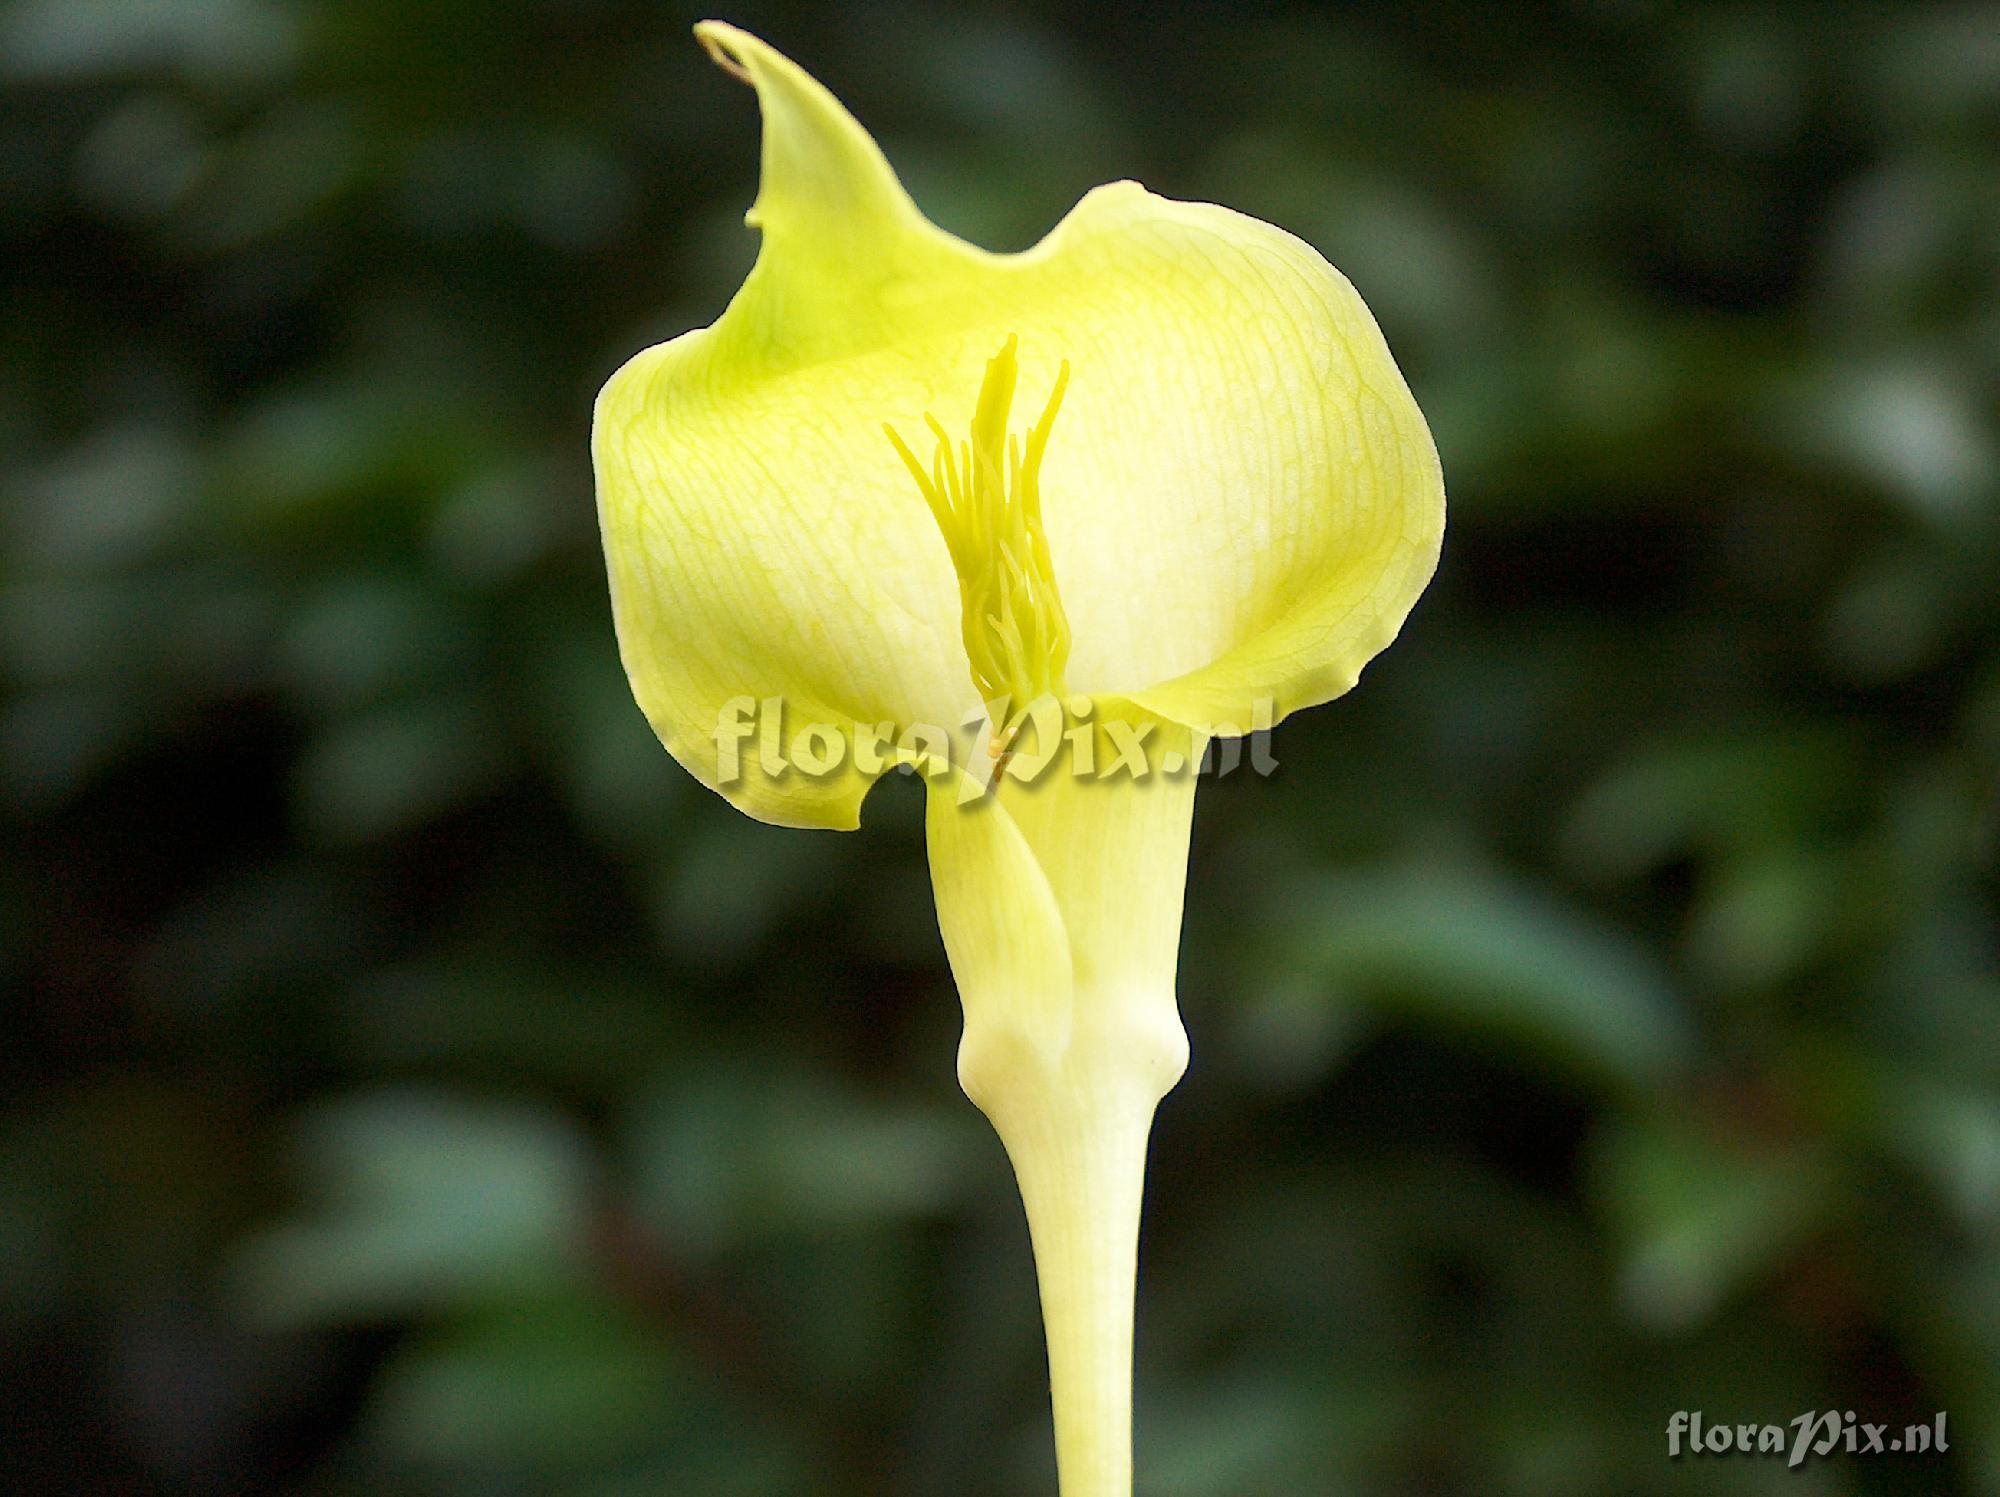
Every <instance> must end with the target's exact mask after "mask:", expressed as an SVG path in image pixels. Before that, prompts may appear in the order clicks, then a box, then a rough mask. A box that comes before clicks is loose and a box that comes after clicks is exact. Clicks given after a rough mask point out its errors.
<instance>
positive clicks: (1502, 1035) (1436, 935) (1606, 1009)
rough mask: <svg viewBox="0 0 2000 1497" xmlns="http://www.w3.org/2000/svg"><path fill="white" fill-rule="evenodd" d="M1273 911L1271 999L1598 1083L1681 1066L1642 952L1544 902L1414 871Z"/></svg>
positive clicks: (1676, 1035) (1676, 1023)
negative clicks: (1327, 1000)
mask: <svg viewBox="0 0 2000 1497" xmlns="http://www.w3.org/2000/svg"><path fill="white" fill-rule="evenodd" d="M1283 908H1284V914H1285V919H1284V922H1283V923H1282V924H1281V925H1280V926H1279V927H1278V933H1277V934H1276V935H1275V936H1274V939H1275V941H1276V943H1277V949H1278V953H1279V954H1278V956H1277V958H1276V960H1275V961H1274V963H1273V966H1274V968H1275V970H1276V971H1277V972H1279V973H1280V974H1282V976H1281V977H1280V978H1279V992H1280V994H1281V995H1283V994H1288V993H1296V992H1299V991H1300V990H1305V991H1326V992H1330V993H1331V994H1332V995H1333V996H1334V997H1335V998H1336V999H1338V1000H1343V1001H1346V1002H1352V1003H1360V1004H1364V1005H1366V1006H1367V1007H1369V1008H1370V1009H1372V1010H1374V1011H1376V1012H1379V1013H1387V1014H1397V1015H1407V1016H1411V1017H1415V1018H1419V1019H1423V1020H1427V1021H1430V1022H1434V1023H1438V1024H1441V1025H1443V1026H1446V1027H1448V1028H1452V1029H1457V1030H1462V1031H1466V1032H1469V1033H1472V1034H1476V1035H1482V1036H1487V1037H1490V1038H1493V1039H1502V1040H1505V1041H1506V1042H1508V1043H1511V1044H1515V1045H1522V1046H1525V1047H1528V1048H1530V1049H1532V1050H1534V1051H1535V1052H1536V1053H1537V1054H1539V1055H1540V1056H1541V1057H1542V1058H1544V1059H1545V1060H1547V1061H1549V1062H1552V1063H1554V1064H1555V1065H1557V1066H1560V1067H1562V1068H1564V1069H1565V1070H1568V1071H1571V1072H1573V1073H1574V1074H1575V1075H1577V1076H1578V1077H1580V1078H1582V1079H1584V1080H1586V1081H1591V1082H1594V1083H1599V1084H1605V1083H1610V1084H1617V1085H1625V1086H1641V1087H1643V1086H1647V1085H1650V1084H1654V1083H1657V1082H1658V1081H1660V1080H1661V1079H1662V1078H1663V1077H1665V1076H1666V1075H1668V1074H1670V1073H1671V1072H1672V1071H1673V1070H1674V1069H1676V1068H1677V1067H1678V1066H1679V1065H1681V1064H1682V1063H1683V1061H1684V1060H1685V1057H1686V1054H1687V1051H1688V1047H1689V1043H1690V1038H1691V1037H1690V1035H1689V1034H1688V1032H1687V1029H1686V1024H1685V1020H1684V1019H1683V1017H1682V1015H1681V1013H1680V1010H1679V1008H1678V1006H1677V1005H1676V1003H1675V1001H1674V998H1673V995H1672V993H1671V990H1670V989H1669V988H1668V986H1667V984H1666V982H1665V981H1664V979H1663V977H1662V975H1661V974H1660V973H1659V972H1658V971H1657V970H1656V969H1655V968H1654V967H1653V966H1652V964H1651V963H1649V962H1648V960H1647V959H1646V957H1645V954H1644V953H1643V951H1642V950H1641V949H1640V948H1638V947H1637V946H1636V945H1635V944H1634V943H1632V942H1631V941H1629V940H1628V939H1626V938H1624V937H1623V936H1621V935H1619V934H1618V933H1616V932H1614V931H1612V930H1608V929H1606V928H1604V927H1602V926H1600V925H1598V924H1595V923H1594V922H1592V921H1591V920H1590V919H1589V918H1588V917H1586V916H1584V915H1583V914H1582V913H1581V912H1579V911H1576V910H1573V909H1569V908H1566V907H1564V906H1563V905H1562V904H1560V903H1559V902H1557V901H1555V900H1552V899H1550V898H1548V897H1547V896H1546V895H1542V894H1538V893H1532V892H1529V891H1528V890H1526V889H1524V888H1521V887H1518V886H1515V885H1511V884H1509V883H1507V882H1504V881H1502V880H1500V879H1498V878H1495V877H1493V876H1491V875H1485V874H1466V873H1461V872H1458V871H1456V870H1451V869H1428V868H1414V867H1413V868H1408V869H1404V870H1401V871H1398V872H1394V873H1382V874H1376V875H1372V876H1368V875H1361V876H1348V877H1340V878H1330V879H1326V880H1323V881H1322V882H1321V883H1320V884H1319V885H1318V886H1317V887H1314V888H1311V889H1308V890H1301V891H1298V892H1295V893H1293V894H1291V895H1289V896H1288V897H1287V898H1286V900H1285V901H1284V902H1283ZM1270 1001H1279V1002H1284V1001H1291V1002H1296V1001H1297V1000H1296V999H1289V998H1285V997H1280V998H1279V999H1276V1000H1270Z"/></svg>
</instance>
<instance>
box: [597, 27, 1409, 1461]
mask: <svg viewBox="0 0 2000 1497" xmlns="http://www.w3.org/2000/svg"><path fill="white" fill-rule="evenodd" d="M695 30H696V34H697V36H698V37H699V38H700V39H701V41H702V43H703V45H705V46H706V47H707V48H708V49H709V51H710V52H711V53H712V54H713V55H714V56H715V58H716V60H717V61H718V62H720V63H721V64H722V65H723V66H724V67H726V68H727V69H728V70H729V71H730V72H732V73H735V74H737V75H738V76H739V77H742V78H744V79H746V80H747V81H748V82H749V83H750V84H752V85H753V86H754V87H755V89H756V91H757V96H758V100H759V103H760V104H761V106H762V110H763V116H764V143H763V179H762V185H761V187H760V190H759V192H758V195H757V200H756V203H755V205H754V206H753V207H752V209H751V211H750V214H749V221H750V223H751V224H752V225H754V226H755V227H757V228H758V229H760V230H761V231H762V235H763V242H762V247H761V251H760V253H759V255H758V258H757V262H756V265H755V267H754V268H753V269H752V270H751V272H750V275H749V277H748V279H747V280H746V281H745V282H744V284H743V287H742V289H741V290H740V291H738V293H737V294H736V297H735V299H734V300H732V301H731V302H730V304H729V306H728V308H727V309H726V310H725V311H724V312H723V314H722V315H721V317H719V318H718V319H717V320H716V321H715V323H714V324H713V325H712V326H710V327H706V328H700V329H697V330H696V331H694V332H691V333H688V334H685V335H684V336H682V337H679V338H676V339H674V340H673V341H672V342H669V343H666V344H663V345H661V346H659V347H657V348H652V349H648V350H646V351H645V352H643V353H641V354H639V355H638V356H637V357H635V358H634V359H632V360H631V362H629V363H628V364H626V365H625V366H624V367H623V368H622V369H620V370H619V371H618V372H617V373H616V374H615V375H614V376H613V377H612V378H611V380H610V382H609V383H608V384H607V385H606V386H605V388H604V391H603V393H602V395H601V396H600V397H599V400H598V404H597V416H596V426H595V432H594V438H593V446H594V456H595V461H596V468H597V481H598V504H599V514H600V519H601V522H602V526H603V532H604V547H605V555H606V559H607V562H608V566H609V573H610V581H611V595H612V604H613V612H614V616H615V618H616V622H617V629H618V640H619V648H620V651H621V654H622V656H623V659H624V663H625V668H626V671H627V673H628V674H629V676H630V678H631V681H632V688H633V691H634V694H635V695H636V696H637V698H638V701H639V705H640V706H641V707H642V708H643V709H644V711H645V713H646V715H647V717H648V719H649V720H650V721H651V722H652V724H653V727H654V729H655V731H657V732H658V734H659V736H660V738H661V740H662V741H663V742H664V743H665V744H666V746H667V748H668V749H669V750H670V751H671V752H672V753H673V755H674V757H675V758H676V759H678V760H679V761H680V762H681V763H682V764H683V765H685V766H686V767H687V769H688V770H689V771H690V772H691V773H693V774H694V775H695V776H696V778H698V779H700V780H701V781H702V782H703V783H705V784H707V785H709V786H711V787H712V788H714V789H716V790H719V791H720V792H721V793H722V794H724V795H726V796H727V797H728V798H729V799H730V800H731V801H733V802H734V803H735V804H736V805H737V806H739V807H741V808H742V809H743V810H745V811H747V812H749V813H750V814H751V815H753V816H756V817H759V818H761V819H763V820H766V821H774V822H780V823H784V824H787V825H794V826H819V827H839V828H849V827H852V826H854V825H856V823H857V822H858V820H859V816H860V808H861V802H862V800H863V798H864V797H865V796H866V794H867V792H868V789H869V787H870V785H872V783H873V782H874V780H875V779H876V778H878V777H879V776H880V775H881V774H882V773H883V772H885V771H886V769H887V768H889V767H893V766H894V765H896V764H898V763H903V764H912V765H916V766H918V767H920V768H921V769H922V771H923V773H924V775H925V776H926V779H927V783H928V790H927V795H928V802H929V813H928V818H927V828H928V832H927V835H928V843H929V852H930V859H931V870H932V880H933V885H934V890H935V894H936V898H937V907H938V921H939V925H940V927H941V928H942V931H943V934H944V941H945V948H946V952H947V954H948V956H949V958H950V961H951V967H952V972H953V975H954V977H955V978H956V981H957V984H958V988H959V993H960V997H961V999H962V1002H963V1005H964V1009H965V1020H966V1025H965V1035H964V1040H963V1042H962V1044H961V1046H960V1051H959V1075H960V1079H961V1081H962V1083H963V1085H964V1087H965V1090H966V1092H967V1093H968V1094H969V1095H970V1096H971V1097H972V1098H973V1100H974V1101H975V1102H977V1103H978V1104H979V1106H980V1107H981V1108H982V1109H983V1110H984V1111H985V1112H986V1113H987V1115H988V1116H989V1117H990V1118H991V1119H992V1120H993V1123H994V1125H995V1127H996V1128H997V1130H998V1131H999V1133H1000V1136H1001V1138H1002V1140H1003V1142H1004V1143H1005V1144H1006V1147H1007V1151H1008V1154H1009V1157H1010V1159H1011V1160H1012V1162H1013V1165H1014V1168H1015V1172H1016V1175H1017V1177H1018V1178H1019V1180H1020V1184H1021V1189H1022V1194H1023V1197H1024V1199H1025V1202H1026V1205H1027V1212H1028V1219H1029V1225H1030V1229H1031V1234H1032V1237H1033V1241H1034V1249H1035V1258H1036V1266H1037V1272H1038V1275H1039V1278H1040V1282H1041V1289H1042V1303H1043V1313H1044V1319H1045V1322H1046V1326H1047V1331H1048V1340H1049V1361H1050V1376H1051V1382H1052V1386H1053V1395H1054V1402H1055V1417H1056V1442H1057V1455H1058V1461H1059V1465H1060V1470H1061V1477H1062V1490H1063V1492H1064V1494H1065V1497H1126V1494H1128V1493H1129V1491H1130V1488H1131V1453H1130V1364H1131V1326H1132V1292H1133V1264H1134V1259H1135V1251H1136V1239H1137V1231H1138V1219H1139V1197H1140V1186H1141V1180H1142V1176H1143V1170H1144V1160H1145V1149H1146V1137H1147V1134H1148V1132H1149V1130H1150V1127H1151V1121H1152V1114H1153V1111H1154V1108H1155V1106H1156V1105H1157V1103H1158V1101H1159V1099H1160V1098H1161V1097H1162V1096H1163V1095H1164V1094H1165V1093H1166V1091H1167V1090H1168V1089H1169V1088H1170V1087H1171V1086H1172V1085H1173V1084H1174V1082H1175V1081H1176V1080H1177V1079H1178V1078H1179V1076H1180V1073H1181V1070H1182V1068H1183V1067H1184V1065H1185V1063H1186V1057H1187V1041H1186V1038H1185V1035H1184V1033H1183V1031H1182V1028H1181V1023H1180V1018H1179V1014H1178V1011H1177V1009H1176V1006H1175V1002H1174V968H1175V960H1176V953H1177V948H1178V944H1179V933H1180V915H1181V899H1182V894H1183V889H1184V886H1185V881H1186V867H1187V840H1188V826H1189V819H1190V816H1191V813H1192V807H1193V796H1194V783H1195V780H1194V777H1193V774H1192V770H1193V768H1194V766H1195V764H1196V763H1197V762H1198V761H1199V759H1200V757H1201V755H1202V752H1203V750H1204V748H1205V746H1206V745H1207V743H1208V742H1209V739H1210V737H1211V735H1214V734H1216V733H1218V732H1220V733H1223V734H1230V735H1234V734H1237V733H1240V732H1242V731H1244V730H1246V729H1248V728H1251V727H1253V726H1261V725H1267V724H1270V723H1274V722H1276V721H1278V720H1280V719H1282V718H1283V717H1284V716H1285V715H1287V714H1288V713H1290V712H1293V711H1296V710H1298V709H1299V708H1302V707H1309V706H1312V705H1314V704H1316V703H1319V702H1323V701H1326V700H1328V699H1329V698H1331V697H1334V696H1338V695H1339V694H1340V693H1341V692H1344V691H1346V690H1347V689H1348V688H1349V687H1350V686H1352V685H1353V684H1354V682H1355V680H1356V678H1357V676H1358V675H1359V673H1360V670H1361V668H1362V666H1363V665H1364V664H1365V663H1366V662H1367V661H1368V660H1369V658H1370V657H1372V656H1373V655H1374V654H1375V653H1376V652H1377V651H1379V650H1380V649H1382V647H1383V646H1384V645H1386V644H1387V643H1388V642H1389V640H1390V639H1391V638H1393V637H1394V635H1395V633H1396V631H1397V629H1398V628H1399V627H1400V626H1401V624H1402V621H1403V619H1404V617H1405V615H1407V613H1408V612H1409V610H1410V608H1411V607H1412V606H1413V604H1414V603H1415V601H1416V598H1417V595H1418V594H1419V593H1420V592H1421V591H1422V589H1423V587H1424V585H1425V583H1426V582H1427V581H1428V580H1429V578H1430V576H1431V573H1432V570H1433V569H1434V567H1435V565H1436V561H1437V554H1438V546H1439V541H1440V538H1441V535H1442V532H1443V524H1444V498H1443V487H1442V480H1441V478H1440V474H1439V469H1438V462H1437V455H1436V452H1435V450H1434V448H1433V447H1432V444H1431V440H1430V435H1429V433H1428V431H1427V430H1426V428H1425V425H1424V421H1423V417H1422V416H1421V414H1420V413H1419V412H1418V410H1417V407H1416V404H1415V402H1414V401H1413V400H1412V399H1411V396H1410V393H1409V390H1408V388H1407V386H1406V385H1405V384H1404V382H1403V379H1402V376H1401V375H1400V374H1399V372H1398V371H1397V369H1396V366H1395V363H1394V361H1393V360H1392V359H1391V357H1390V355H1389V351H1388V349H1387V347H1386V346H1385V345H1384V343H1383V341H1382V336H1381V333H1380V332H1379V331H1378V330H1377V328H1376V326H1375V323H1374V321H1373V319H1372V318H1371V317H1370V316H1369V314H1368V310H1367V308H1366V307H1364V306H1363V305H1362V303H1361V300H1360V298H1359V297H1358V296H1357V295H1356V294H1355V292H1354V290H1353V288H1352V287H1351V286H1349V285H1348V283H1347V282H1346V281H1345V280H1344V279H1343V278H1342V277H1341V276H1340V274H1339V273H1338V272H1337V271H1335V270H1334V269H1333V268H1332V267H1331V266H1329V265H1328V264H1327V263H1326V261H1325V260H1323V259H1322V258H1321V257H1320V256H1319V255H1318V254H1317V253H1316V252H1315V251H1314V250H1313V249H1312V248H1311V247H1310V246H1308V245H1306V244H1304V243H1302V242H1300V241H1299V240H1297V239H1295V238H1293V237H1292V236H1290V235H1289V234H1286V233H1284V232H1283V231H1282V230H1279V229H1276V228H1273V227H1272V226H1271V225H1269V224H1265V223H1261V222H1259V221H1257V220H1256V219H1252V218H1247V217H1245V216H1243V215H1241V214H1238V213H1233V212H1231V211H1230V210H1228V209H1226V208H1219V207H1215V206H1213V205H1211V204H1206V203H1184V202H1176V201H1173V200H1170V199H1167V198H1162V197H1158V196H1155V195H1154V194H1152V193H1150V192H1147V191H1146V190H1145V189H1144V188H1142V187H1140V186H1139V185H1138V184H1136V183H1132V182H1117V183H1113V184H1111V185H1109V186H1105V187H1100V188H1097V189H1096V190H1094V191H1092V192H1090V193H1089V194H1087V195H1086V196H1085V197H1084V198H1083V200H1082V201H1081V202H1079V203H1078V204H1077V206H1076V207H1075V208H1074V209H1073V210H1072V211H1071V212H1070V213H1069V214H1068V216H1066V217H1065V218H1064V219H1063V221H1062V222H1061V223H1060V224H1058V225H1057V226H1056V227H1055V228H1054V229H1053V230H1052V231H1050V233H1049V234H1048V235H1047V237H1046V238H1044V239H1043V240H1042V241H1041V243H1039V244H1037V245H1036V246H1035V247H1034V248H1032V249H1030V250H1027V251H1025V252H1023V253H1021V254H1012V255H1000V254H991V253H988V252H987V251H984V250H981V249H978V248H975V247H974V246H972V245H969V244H967V243H965V242H964V241H962V240H959V239H957V238H954V237H953V236H952V235H950V234H947V233H945V232H944V231H943V230H941V229H939V228H938V227H936V226H935V225H934V224H932V223H930V222H929V221H928V220H927V219H925V218H924V217H923V215H922V214H921V213H920V212H919V211H918V210H917V208H916V206H915V205H914V204H913V203H912V202H911V201H910V198H909V197H908V195H907V194H906V193H905V192H904V191H903V189H902V186H901V184H900V183H899V182H898V181H897V179H896V177H895V174H894V173H893V172H892V171H891V170H890V167H889V165H888V163H887V162H886V161H885V160H884V159H883V156H882V153H881V151H880V150H879V148H878V147H877V146H876V144H875V142H874V141H873V140H872V139H871V138H870V137H869V136H868V134H867V133H866V132H865V131H864V130H863V129H862V128H861V127H860V126H859V125H858V124H857V123H856V122H855V121H854V119H853V118H852V117H851V116H850V115H849V114H848V113H847V112H846V111H845V110H844V109H843V108H842V107H841V106H840V104H839V103H838V102H837V101H836V100H835V99H834V98H833V96H832V95H831V94H829V93H828V92H827V91H826V90H825V89H824V88H822V87H821V86H820V85H819V84H818V83H816V82H815V81H814V80H813V79H811V78H810V77H808V76H807V75H806V74H805V73H804V72H802V71H801V70H800V69H799V68H798V67H797V66H796V65H794V64H793V63H791V62H790V61H788V60H787V59H785V58H783V57H781V56H779V55H778V54H777V53H776V52H774V51H772V50H771V49H770V48H769V47H768V46H766V45H765V44H764V43H762V42H761V41H758V40H757V39H756V38H755V37H752V36H749V35H747V34H746V33H744V32H741V31H738V30H736V29H734V28H732V27H729V26H725V25H721V24H719V23H717V22H712V21H711V22H704V23H703V24H702V25H700V26H698V27H696V28H695ZM1023 392H1025V393H1023ZM1017 395H1021V396H1022V404H1023V409H1024V410H1029V409H1032V410H1036V411H1039V412H1040V414H1039V416H1038V418H1037V419H1034V420H1033V421H1032V422H1029V421H1017V420H1016V419H1015V418H1014V404H1015V400H1016V396H1017ZM968 729H973V731H971V732H970V735H969V736H968V731H967V730H968Z"/></svg>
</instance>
